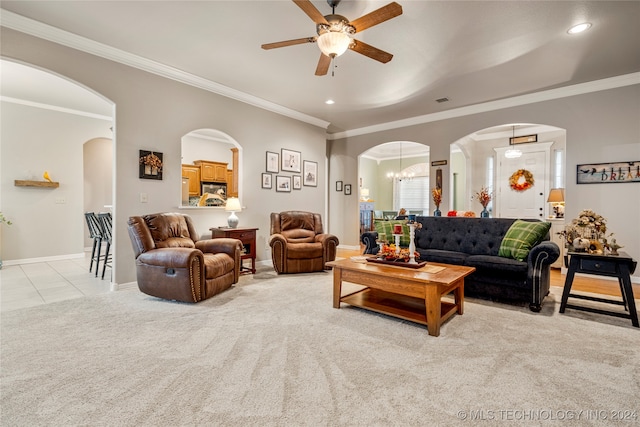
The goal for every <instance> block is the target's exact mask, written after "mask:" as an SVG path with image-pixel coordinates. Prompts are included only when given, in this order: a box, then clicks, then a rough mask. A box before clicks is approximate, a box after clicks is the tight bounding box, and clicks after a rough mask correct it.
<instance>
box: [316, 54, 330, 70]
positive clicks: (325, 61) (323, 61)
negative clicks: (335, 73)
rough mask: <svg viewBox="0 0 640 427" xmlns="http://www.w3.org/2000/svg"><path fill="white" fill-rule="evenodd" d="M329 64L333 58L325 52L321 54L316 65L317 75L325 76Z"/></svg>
mask: <svg viewBox="0 0 640 427" xmlns="http://www.w3.org/2000/svg"><path fill="white" fill-rule="evenodd" d="M329 65H331V58H329V57H328V56H327V55H325V54H324V53H321V54H320V60H319V61H318V66H317V67H316V76H325V75H327V72H328V71H329Z"/></svg>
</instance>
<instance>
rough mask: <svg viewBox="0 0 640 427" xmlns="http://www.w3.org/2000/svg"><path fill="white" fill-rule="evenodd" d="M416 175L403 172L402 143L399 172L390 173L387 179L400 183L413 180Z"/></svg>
mask: <svg viewBox="0 0 640 427" xmlns="http://www.w3.org/2000/svg"><path fill="white" fill-rule="evenodd" d="M414 175H415V173H413V172H409V173H407V172H405V171H403V170H402V142H401V143H400V168H399V169H398V172H388V173H387V179H391V180H398V181H402V180H412V179H413V177H414Z"/></svg>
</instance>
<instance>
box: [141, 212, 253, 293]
mask: <svg viewBox="0 0 640 427" xmlns="http://www.w3.org/2000/svg"><path fill="white" fill-rule="evenodd" d="M129 237H131V243H132V244H133V251H134V252H135V256H136V274H137V278H138V288H140V290H141V291H142V292H144V293H145V294H147V295H152V296H155V297H159V298H164V299H169V300H177V301H184V302H198V301H202V300H205V299H207V298H211V297H212V296H214V295H216V294H218V293H220V292H222V291H224V290H225V289H228V288H229V287H231V285H232V284H234V283H236V282H237V281H238V278H239V276H240V265H241V264H240V262H241V260H240V256H241V251H242V242H241V241H240V240H237V239H206V240H198V235H197V233H196V229H195V227H194V226H193V222H192V220H191V218H190V217H189V216H188V215H184V214H180V213H157V214H152V215H145V216H132V217H130V218H129Z"/></svg>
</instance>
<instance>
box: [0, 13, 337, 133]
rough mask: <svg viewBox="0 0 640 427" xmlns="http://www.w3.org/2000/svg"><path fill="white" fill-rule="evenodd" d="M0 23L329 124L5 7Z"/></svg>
mask: <svg viewBox="0 0 640 427" xmlns="http://www.w3.org/2000/svg"><path fill="white" fill-rule="evenodd" d="M0 25H1V26H3V27H6V28H10V29H12V30H15V31H19V32H22V33H25V34H29V35H32V36H35V37H38V38H41V39H44V40H48V41H51V42H54V43H57V44H60V45H63V46H67V47H70V48H73V49H76V50H79V51H82V52H86V53H90V54H92V55H95V56H99V57H101V58H105V59H108V60H111V61H114V62H118V63H121V64H124V65H128V66H130V67H133V68H137V69H139V70H143V71H146V72H148V73H152V74H156V75H158V76H161V77H165V78H167V79H171V80H175V81H177V82H180V83H184V84H187V85H190V86H194V87H197V88H199V89H203V90H206V91H209V92H213V93H216V94H218V95H222V96H224V97H227V98H230V99H234V100H236V101H240V102H242V103H245V104H249V105H252V106H254V107H258V108H261V109H264V110H267V111H271V112H273V113H276V114H280V115H282V116H286V117H289V118H292V119H295V120H299V121H301V122H305V123H309V124H311V125H314V126H318V127H321V128H324V129H326V128H327V127H328V126H329V122H327V121H324V120H321V119H318V118H316V117H312V116H309V115H307V114H304V113H300V112H299V111H295V110H292V109H289V108H286V107H283V106H282V105H278V104H276V103H273V102H270V101H267V100H264V99H262V98H259V97H257V96H253V95H249V94H247V93H244V92H241V91H239V90H236V89H232V88H230V87H228V86H224V85H222V84H219V83H216V82H213V81H211V80H207V79H205V78H202V77H198V76H196V75H194V74H190V73H186V72H184V71H181V70H179V69H177V68H173V67H170V66H167V65H164V64H161V63H159V62H156V61H152V60H150V59H146V58H143V57H141V56H138V55H134V54H132V53H129V52H125V51H123V50H121V49H117V48H114V47H111V46H108V45H106V44H103V43H99V42H96V41H94V40H91V39H88V38H86V37H82V36H79V35H76V34H73V33H70V32H68V31H64V30H61V29H59V28H56V27H53V26H51V25H47V24H44V23H42V22H38V21H35V20H33V19H30V18H26V17H24V16H22V15H18V14H16V13H13V12H9V11H7V10H2V13H1V14H0Z"/></svg>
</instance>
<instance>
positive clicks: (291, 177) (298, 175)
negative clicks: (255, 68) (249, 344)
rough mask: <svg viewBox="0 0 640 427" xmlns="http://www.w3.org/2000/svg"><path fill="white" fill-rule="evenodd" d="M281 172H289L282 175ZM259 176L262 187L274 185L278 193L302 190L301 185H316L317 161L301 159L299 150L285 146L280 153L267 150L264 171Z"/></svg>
mask: <svg viewBox="0 0 640 427" xmlns="http://www.w3.org/2000/svg"><path fill="white" fill-rule="evenodd" d="M283 172H288V173H289V174H286V175H283V174H282V173H283ZM274 174H275V175H274ZM261 177H262V188H263V189H267V190H270V189H272V188H273V187H274V185H275V189H276V192H278V193H288V192H290V191H291V190H302V187H303V186H305V187H317V186H318V162H314V161H311V160H303V159H302V153H301V152H300V151H295V150H289V149H287V148H283V149H281V150H280V153H276V152H273V151H267V152H266V167H265V172H263V173H262V174H261ZM274 181H275V182H274Z"/></svg>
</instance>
